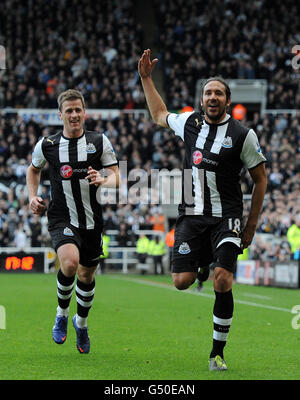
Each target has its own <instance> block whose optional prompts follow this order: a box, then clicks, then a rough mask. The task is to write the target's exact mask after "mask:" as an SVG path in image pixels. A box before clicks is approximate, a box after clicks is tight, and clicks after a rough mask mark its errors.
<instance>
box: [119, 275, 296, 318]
mask: <svg viewBox="0 0 300 400" xmlns="http://www.w3.org/2000/svg"><path fill="white" fill-rule="evenodd" d="M113 278H115V279H121V280H123V281H128V282H134V283H138V284H141V285H148V286H154V287H158V288H163V289H169V290H172V291H177V292H178V289H176V288H175V287H174V286H170V285H168V284H166V283H159V282H151V281H146V280H143V279H135V278H125V277H120V276H114V277H113ZM179 292H180V293H186V294H192V295H194V296H202V297H208V298H210V299H214V298H215V295H213V294H209V293H203V292H197V291H194V290H191V289H186V290H180V291H179ZM234 302H235V303H237V304H245V305H247V306H252V307H259V308H265V309H267V310H274V311H284V312H288V313H291V310H289V309H288V308H282V307H275V306H269V305H267V304H259V303H253V302H251V301H246V300H239V299H236V298H234Z"/></svg>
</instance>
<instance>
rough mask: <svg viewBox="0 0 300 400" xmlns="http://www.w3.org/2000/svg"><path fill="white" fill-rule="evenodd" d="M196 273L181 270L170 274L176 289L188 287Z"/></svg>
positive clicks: (194, 278)
mask: <svg viewBox="0 0 300 400" xmlns="http://www.w3.org/2000/svg"><path fill="white" fill-rule="evenodd" d="M196 276H197V275H196V274H195V273H193V272H182V273H178V274H174V273H173V274H172V277H173V283H174V286H175V287H176V289H178V290H185V289H188V288H189V287H190V286H191V284H193V283H194V282H195V280H196Z"/></svg>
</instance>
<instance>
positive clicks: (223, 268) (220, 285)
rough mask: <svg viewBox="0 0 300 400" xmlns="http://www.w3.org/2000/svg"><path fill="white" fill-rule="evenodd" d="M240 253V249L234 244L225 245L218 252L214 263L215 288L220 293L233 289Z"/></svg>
mask: <svg viewBox="0 0 300 400" xmlns="http://www.w3.org/2000/svg"><path fill="white" fill-rule="evenodd" d="M238 253H239V248H238V247H237V246H236V245H234V244H232V243H224V244H223V245H221V246H220V248H219V249H218V250H217V252H216V261H215V263H214V267H215V269H214V288H215V290H217V291H218V292H226V291H227V290H230V289H231V286H232V279H233V272H234V271H235V267H236V260H237V256H238Z"/></svg>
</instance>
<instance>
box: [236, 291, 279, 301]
mask: <svg viewBox="0 0 300 400" xmlns="http://www.w3.org/2000/svg"><path fill="white" fill-rule="evenodd" d="M242 295H243V296H246V297H253V298H255V299H261V300H272V297H269V296H262V295H260V294H254V293H248V292H245V293H242Z"/></svg>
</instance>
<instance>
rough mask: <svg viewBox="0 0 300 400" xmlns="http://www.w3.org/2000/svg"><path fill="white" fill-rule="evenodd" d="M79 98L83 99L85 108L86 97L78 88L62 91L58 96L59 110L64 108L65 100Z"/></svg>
mask: <svg viewBox="0 0 300 400" xmlns="http://www.w3.org/2000/svg"><path fill="white" fill-rule="evenodd" d="M77 99H79V100H81V102H82V106H83V108H85V103H84V98H83V96H82V94H81V93H80V92H79V91H78V90H75V89H68V90H66V91H64V92H62V93H61V94H60V95H59V96H58V98H57V103H58V109H59V111H61V110H62V105H63V103H64V102H65V101H70V100H77Z"/></svg>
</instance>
